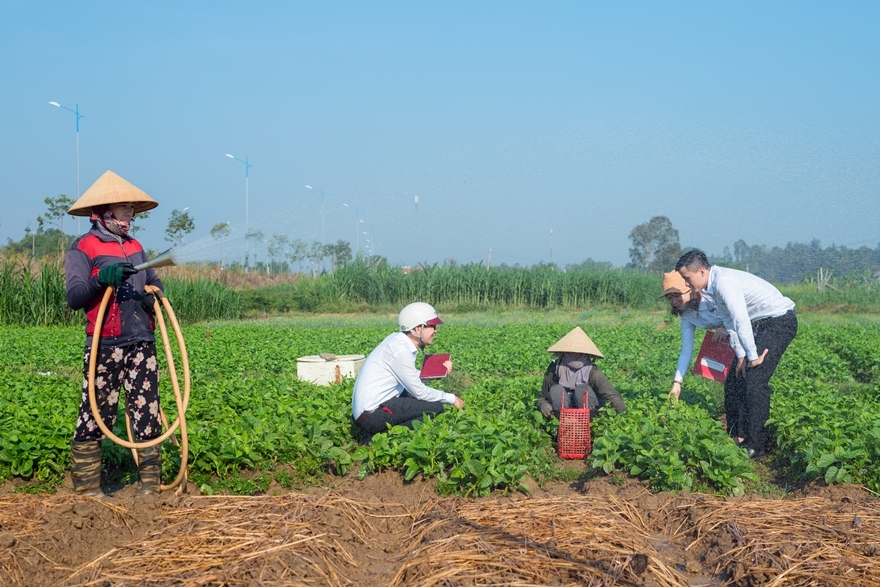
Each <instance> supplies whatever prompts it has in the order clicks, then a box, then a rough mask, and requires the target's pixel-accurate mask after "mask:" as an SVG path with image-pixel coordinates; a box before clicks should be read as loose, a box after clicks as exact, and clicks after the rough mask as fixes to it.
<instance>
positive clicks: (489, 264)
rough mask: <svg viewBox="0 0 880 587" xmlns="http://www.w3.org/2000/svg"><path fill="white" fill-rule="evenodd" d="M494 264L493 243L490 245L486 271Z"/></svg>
mask: <svg viewBox="0 0 880 587" xmlns="http://www.w3.org/2000/svg"><path fill="white" fill-rule="evenodd" d="M491 265H492V245H489V256H488V257H487V258H486V271H488V270H489V267H490V266H491Z"/></svg>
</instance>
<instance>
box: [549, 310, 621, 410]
mask: <svg viewBox="0 0 880 587" xmlns="http://www.w3.org/2000/svg"><path fill="white" fill-rule="evenodd" d="M547 352H549V353H556V354H557V357H556V359H555V360H553V362H551V363H550V365H549V366H548V367H547V372H546V373H544V384H543V385H542V387H541V397H540V398H539V399H538V405H537V407H538V410H539V411H540V412H541V414H543V415H544V417H545V418H549V417H551V416H553V415H556V416H557V417H558V416H559V412H560V410H561V409H562V407H563V401H564V402H565V404H564V405H565V407H566V408H579V409H582V408H586V407H589V409H590V417H591V418H592V417H595V416H596V414H597V412H598V410H599V408H600V407H602V406H603V405H605V404H606V403H610V404H611V406H612V407H613V408H614V409H615V410H616V411H617V413H621V412H625V411H626V404H624V403H623V398H622V397H621V396H620V393H619V392H618V391H617V390H616V389H614V386H613V385H611V382H609V381H608V378H607V377H605V375H604V374H603V373H602V371H600V370H599V368H598V367H596V365H595V360H596V359H602V358H604V355H603V354H602V353H601V352H600V351H599V349H598V348H597V347H596V345H595V344H593V341H592V340H590V337H589V336H587V334H586V333H585V332H584V331H583V330H582V329H581V328H580V327H579V326H578V327H575V328H574V330H572V331H571V332H569V333H568V334H566V335H565V336H563V337H562V338H561V339H559V340H558V341H557V342H556V343H555V344H554V345H553V346H551V347H550V348H549V349H547Z"/></svg>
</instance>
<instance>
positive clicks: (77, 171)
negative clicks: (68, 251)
mask: <svg viewBox="0 0 880 587" xmlns="http://www.w3.org/2000/svg"><path fill="white" fill-rule="evenodd" d="M49 104H51V105H52V106H55V107H56V108H63V109H65V110H67V111H69V112H73V114H74V115H75V116H76V199H77V200H78V199H79V197H80V195H81V194H80V192H79V119H80V118H85V116H83V115H82V114H80V113H79V104H77V105H76V109H75V110H74V109H73V108H68V107H67V106H62V105H61V104H59V103H58V102H55V101H52V102H49ZM76 232H77V234H79V216H77V217H76Z"/></svg>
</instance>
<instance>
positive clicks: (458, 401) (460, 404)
mask: <svg viewBox="0 0 880 587" xmlns="http://www.w3.org/2000/svg"><path fill="white" fill-rule="evenodd" d="M452 405H453V406H455V407H456V408H463V407H464V400H463V399H461V398H460V397H458V396H455V403H454V404H452Z"/></svg>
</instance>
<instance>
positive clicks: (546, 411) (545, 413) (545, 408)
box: [541, 404, 553, 418]
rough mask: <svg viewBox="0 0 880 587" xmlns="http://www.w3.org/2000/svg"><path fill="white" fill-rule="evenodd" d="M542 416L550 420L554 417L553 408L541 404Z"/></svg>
mask: <svg viewBox="0 0 880 587" xmlns="http://www.w3.org/2000/svg"><path fill="white" fill-rule="evenodd" d="M541 414H542V415H543V416H544V417H545V418H549V417H550V416H552V415H553V406H551V405H550V404H541Z"/></svg>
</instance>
